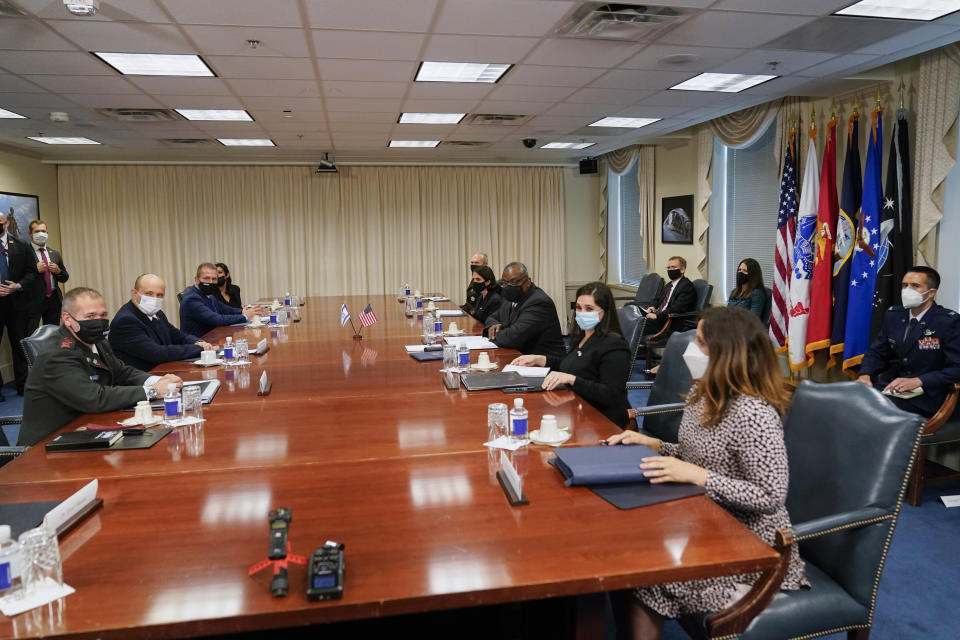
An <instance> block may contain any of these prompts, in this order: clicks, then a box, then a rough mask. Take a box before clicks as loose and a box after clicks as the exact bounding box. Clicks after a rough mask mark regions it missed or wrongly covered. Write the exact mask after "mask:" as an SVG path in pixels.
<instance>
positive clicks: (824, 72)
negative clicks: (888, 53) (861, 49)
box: [795, 53, 877, 78]
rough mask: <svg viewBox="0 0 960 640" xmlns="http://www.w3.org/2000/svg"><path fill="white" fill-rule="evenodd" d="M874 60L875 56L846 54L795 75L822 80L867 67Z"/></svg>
mask: <svg viewBox="0 0 960 640" xmlns="http://www.w3.org/2000/svg"><path fill="white" fill-rule="evenodd" d="M876 59H877V56H875V55H864V54H856V53H848V54H846V55H842V56H837V57H836V58H834V59H833V60H830V61H828V62H824V63H823V64H815V65H813V66H812V67H807V68H806V69H804V70H803V71H798V72H797V73H796V74H795V75H798V76H806V77H809V78H823V77H825V76H831V75H833V74H835V73H842V72H845V71H847V70H849V69H854V68H857V67H860V66H861V65H869V64H870V62H871V61H873V60H876Z"/></svg>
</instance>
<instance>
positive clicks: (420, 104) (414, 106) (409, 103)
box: [403, 97, 479, 113]
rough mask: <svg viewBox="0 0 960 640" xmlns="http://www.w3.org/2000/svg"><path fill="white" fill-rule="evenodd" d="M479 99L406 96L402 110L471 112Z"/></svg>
mask: <svg viewBox="0 0 960 640" xmlns="http://www.w3.org/2000/svg"><path fill="white" fill-rule="evenodd" d="M477 103H479V100H474V99H470V98H459V99H458V98H451V99H447V100H437V99H434V100H419V99H411V98H409V97H408V98H407V99H406V100H404V102H403V110H404V111H409V112H414V113H472V112H473V111H474V109H475V108H476V106H477Z"/></svg>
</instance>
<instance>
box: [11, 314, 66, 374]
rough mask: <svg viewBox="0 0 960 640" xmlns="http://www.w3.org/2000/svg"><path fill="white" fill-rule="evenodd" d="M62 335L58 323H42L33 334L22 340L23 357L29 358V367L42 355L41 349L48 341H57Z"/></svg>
mask: <svg viewBox="0 0 960 640" xmlns="http://www.w3.org/2000/svg"><path fill="white" fill-rule="evenodd" d="M59 336H60V326H59V325H56V324H42V325H40V326H39V327H37V330H36V331H34V332H33V333H32V334H30V335H29V336H27V337H26V338H23V339H22V340H20V348H21V349H22V350H23V357H25V358H26V359H27V367H32V366H33V363H34V362H36V361H37V356H38V355H40V350H41V349H43V347H44V346H45V345H46V344H47V343H52V342H54V341H56V340H57V339H58V338H59Z"/></svg>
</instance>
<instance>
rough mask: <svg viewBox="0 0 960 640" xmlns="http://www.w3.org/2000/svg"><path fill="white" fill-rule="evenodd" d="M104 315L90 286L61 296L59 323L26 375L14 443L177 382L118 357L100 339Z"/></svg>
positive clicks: (159, 391)
mask: <svg viewBox="0 0 960 640" xmlns="http://www.w3.org/2000/svg"><path fill="white" fill-rule="evenodd" d="M107 315H108V314H107V305H106V303H105V302H104V300H103V296H101V295H100V294H99V293H98V292H96V291H94V290H93V289H87V288H86V287H77V288H76V289H72V290H70V291H68V292H67V295H66V296H64V298H63V312H62V313H61V316H60V317H61V321H62V322H63V325H62V326H61V327H60V329H59V333H57V334H54V335H55V336H56V339H54V340H51V341H50V342H48V343H47V344H46V345H44V347H43V348H42V349H41V350H40V354H39V355H38V356H37V361H36V362H35V363H34V365H33V368H32V369H31V370H30V376H29V378H27V388H26V394H25V395H24V399H23V425H22V427H21V431H20V438H19V444H21V445H34V444H37V443H38V442H40V441H41V440H43V439H44V438H46V437H47V436H48V435H50V434H51V433H53V432H54V431H56V430H58V429H60V428H61V427H63V426H65V425H66V424H67V423H68V422H70V421H71V420H74V419H76V418H78V417H79V416H81V415H83V414H85V413H105V412H107V411H119V410H120V409H123V408H125V407H132V406H134V405H136V403H137V402H139V401H140V400H147V399H151V400H152V399H154V398H158V397H163V395H164V394H166V392H167V388H168V387H169V386H170V385H175V386H180V382H181V380H180V378H178V377H177V376H175V375H172V374H167V375H165V376H163V377H160V376H151V375H149V374H147V373H144V372H143V371H140V370H139V369H135V368H133V367H130V366H127V365H125V364H123V363H122V362H120V360H118V359H117V357H116V356H115V355H113V350H112V349H111V348H110V344H109V343H108V342H107V340H106V335H105V334H106V333H107V330H108V327H109V323H108V321H107Z"/></svg>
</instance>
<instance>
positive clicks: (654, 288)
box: [614, 273, 663, 309]
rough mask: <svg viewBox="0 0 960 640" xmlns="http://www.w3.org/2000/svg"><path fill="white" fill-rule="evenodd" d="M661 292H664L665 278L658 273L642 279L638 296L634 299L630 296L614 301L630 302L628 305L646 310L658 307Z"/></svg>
mask: <svg viewBox="0 0 960 640" xmlns="http://www.w3.org/2000/svg"><path fill="white" fill-rule="evenodd" d="M661 291H663V277H661V276H660V275H659V274H656V273H648V274H647V275H645V276H643V277H642V278H640V284H638V285H637V293H636V295H634V296H633V297H632V298H631V297H630V296H620V297H615V298H614V300H629V302H627V304H628V305H635V306H637V307H639V308H641V309H646V308H647V307H652V306H654V305H656V303H657V299H658V298H659V297H660V292H661Z"/></svg>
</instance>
